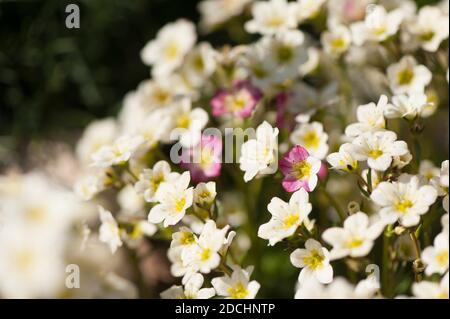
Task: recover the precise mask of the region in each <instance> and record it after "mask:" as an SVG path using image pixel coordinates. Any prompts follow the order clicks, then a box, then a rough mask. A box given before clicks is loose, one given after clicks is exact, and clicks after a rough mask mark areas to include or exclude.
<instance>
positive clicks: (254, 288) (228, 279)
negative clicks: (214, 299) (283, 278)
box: [211, 266, 260, 299]
mask: <svg viewBox="0 0 450 319" xmlns="http://www.w3.org/2000/svg"><path fill="white" fill-rule="evenodd" d="M252 271H253V267H247V268H246V269H242V268H240V267H237V266H235V267H233V273H232V274H231V276H229V275H225V276H223V277H218V278H213V279H212V280H211V284H212V285H213V287H214V289H215V290H216V292H217V295H219V296H223V297H225V298H226V299H254V298H255V297H256V294H257V293H258V290H259V288H260V284H259V283H258V282H257V281H256V280H252V281H250V276H251V274H252Z"/></svg>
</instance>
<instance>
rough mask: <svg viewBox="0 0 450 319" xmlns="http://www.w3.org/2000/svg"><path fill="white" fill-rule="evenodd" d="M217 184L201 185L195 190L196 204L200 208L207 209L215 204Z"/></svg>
mask: <svg viewBox="0 0 450 319" xmlns="http://www.w3.org/2000/svg"><path fill="white" fill-rule="evenodd" d="M216 195H217V192H216V183H215V182H208V183H199V184H197V186H195V189H194V203H195V205H198V206H200V207H207V206H209V205H211V204H212V203H213V202H214V199H215V198H216Z"/></svg>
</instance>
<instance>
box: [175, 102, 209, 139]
mask: <svg viewBox="0 0 450 319" xmlns="http://www.w3.org/2000/svg"><path fill="white" fill-rule="evenodd" d="M167 116H169V118H170V119H171V121H172V123H171V127H172V129H173V131H172V133H171V134H173V135H172V136H171V137H172V138H179V140H180V143H181V145H182V146H183V147H191V146H195V145H197V144H198V142H199V141H200V137H201V130H202V129H203V128H204V127H205V125H206V124H207V123H208V113H206V111H205V110H204V109H202V108H199V107H198V108H194V109H192V102H191V100H190V99H189V98H182V99H181V100H179V101H177V102H175V103H174V104H172V105H171V106H170V108H169V109H168V114H167Z"/></svg>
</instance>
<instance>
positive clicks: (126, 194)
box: [117, 184, 145, 215]
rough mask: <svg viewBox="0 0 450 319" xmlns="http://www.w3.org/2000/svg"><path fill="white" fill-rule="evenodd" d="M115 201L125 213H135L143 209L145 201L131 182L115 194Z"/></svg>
mask: <svg viewBox="0 0 450 319" xmlns="http://www.w3.org/2000/svg"><path fill="white" fill-rule="evenodd" d="M117 203H118V204H119V206H120V208H121V212H122V213H124V214H125V215H136V214H139V213H140V212H142V210H143V209H144V205H145V201H144V197H143V196H142V194H139V193H138V192H137V191H136V189H135V188H134V187H133V185H132V184H127V185H126V186H125V187H124V188H122V189H121V190H120V192H119V193H118V194H117Z"/></svg>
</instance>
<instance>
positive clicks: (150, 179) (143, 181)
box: [134, 161, 180, 203]
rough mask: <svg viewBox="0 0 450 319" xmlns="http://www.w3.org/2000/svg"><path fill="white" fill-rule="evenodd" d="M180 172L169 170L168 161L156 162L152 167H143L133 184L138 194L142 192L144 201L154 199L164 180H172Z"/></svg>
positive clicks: (152, 200) (153, 200)
mask: <svg viewBox="0 0 450 319" xmlns="http://www.w3.org/2000/svg"><path fill="white" fill-rule="evenodd" d="M179 176H180V174H178V173H176V172H171V170H170V165H169V163H167V162H165V161H159V162H157V163H156V164H155V165H154V166H153V168H152V169H144V170H143V171H142V173H141V174H140V175H139V181H138V182H137V183H136V184H135V185H134V187H135V189H136V192H137V193H138V194H144V199H145V201H147V202H149V203H151V202H155V201H156V197H155V195H156V192H157V190H158V188H159V186H160V185H161V184H162V183H164V182H169V183H171V182H173V181H175V179H177V178H178V177H179Z"/></svg>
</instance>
